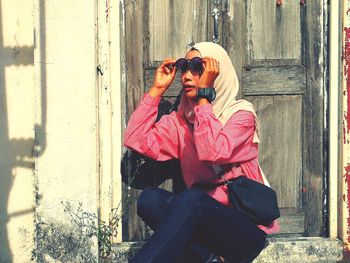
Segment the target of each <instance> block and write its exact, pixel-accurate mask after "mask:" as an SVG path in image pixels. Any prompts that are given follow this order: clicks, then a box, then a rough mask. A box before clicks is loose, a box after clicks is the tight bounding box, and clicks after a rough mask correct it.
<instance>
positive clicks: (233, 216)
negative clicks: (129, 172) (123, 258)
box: [131, 187, 266, 263]
mask: <svg viewBox="0 0 350 263" xmlns="http://www.w3.org/2000/svg"><path fill="white" fill-rule="evenodd" d="M137 209H138V214H139V215H140V217H141V218H142V219H143V220H144V221H145V222H146V224H147V225H148V226H150V227H151V228H152V229H153V230H154V231H155V232H154V234H153V235H152V236H151V237H150V239H149V240H148V242H147V243H146V244H145V245H144V246H143V247H142V248H141V249H140V251H139V252H138V253H137V254H136V256H135V257H134V258H133V259H132V260H131V262H132V263H141V262H142V263H150V262H152V263H156V262H159V263H164V262H184V261H182V260H181V258H182V257H183V254H184V252H185V251H187V250H188V249H191V248H193V247H196V248H199V249H200V247H203V250H202V251H203V252H204V253H205V251H206V249H207V250H208V251H212V252H214V253H215V254H216V255H220V256H223V257H224V258H225V259H226V260H229V261H230V262H232V263H234V262H249V261H250V260H252V259H253V258H255V257H256V256H257V255H258V254H259V253H260V252H261V250H262V249H263V248H264V246H265V241H266V234H265V232H264V231H262V230H260V229H259V228H258V227H257V226H256V225H255V224H254V223H253V222H251V220H250V219H249V218H247V217H246V216H245V215H242V214H241V213H239V212H237V211H236V210H234V209H232V208H229V207H226V206H224V205H222V204H220V203H219V202H218V201H216V200H215V199H214V198H212V197H210V196H209V195H207V194H206V193H205V192H203V191H201V190H198V189H187V190H185V191H183V192H182V193H180V194H179V195H177V196H175V195H174V194H172V193H170V192H168V191H166V190H164V189H160V188H157V187H149V188H146V189H145V190H144V191H143V192H142V194H141V195H140V198H139V200H138V204H137ZM203 262H205V261H203Z"/></svg>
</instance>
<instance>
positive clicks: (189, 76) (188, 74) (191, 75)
mask: <svg viewBox="0 0 350 263" xmlns="http://www.w3.org/2000/svg"><path fill="white" fill-rule="evenodd" d="M183 74H184V78H185V79H186V80H191V79H192V77H193V74H192V72H191V70H189V69H187V70H186V71H185V72H184V73H183Z"/></svg>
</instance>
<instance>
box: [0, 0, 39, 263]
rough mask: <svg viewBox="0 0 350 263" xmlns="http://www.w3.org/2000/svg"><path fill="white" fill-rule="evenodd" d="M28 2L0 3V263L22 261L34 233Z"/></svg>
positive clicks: (30, 16) (30, 9) (31, 43)
mask: <svg viewBox="0 0 350 263" xmlns="http://www.w3.org/2000/svg"><path fill="white" fill-rule="evenodd" d="M33 49H34V39H33V3H32V2H31V1H26V0H19V1H15V2H14V1H1V2H0V262H8V261H10V260H13V261H17V262H26V261H28V258H29V259H30V257H31V251H32V248H33V236H34V235H33V234H34V213H33V212H34V210H33V208H34V177H33V170H32V167H33V158H32V148H33V144H34V130H33V126H34V125H33V124H34V85H33V72H34V66H33V63H34V61H33Z"/></svg>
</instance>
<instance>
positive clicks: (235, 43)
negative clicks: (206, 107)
mask: <svg viewBox="0 0 350 263" xmlns="http://www.w3.org/2000/svg"><path fill="white" fill-rule="evenodd" d="M245 5H246V4H245V1H237V0H236V1H230V11H229V12H225V13H224V14H223V30H222V31H223V34H222V44H223V47H224V48H225V49H226V51H227V53H228V55H229V56H230V58H231V60H232V63H233V66H234V68H235V70H236V73H237V77H238V81H239V84H240V89H239V92H238V95H237V97H238V98H241V97H242V83H243V80H242V75H243V74H242V70H244V69H243V66H244V65H245V63H246V51H245V41H246V27H245V19H246V16H245Z"/></svg>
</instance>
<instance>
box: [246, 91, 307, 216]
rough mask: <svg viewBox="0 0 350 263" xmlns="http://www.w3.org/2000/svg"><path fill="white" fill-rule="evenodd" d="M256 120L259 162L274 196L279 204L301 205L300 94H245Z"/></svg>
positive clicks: (298, 207)
mask: <svg viewBox="0 0 350 263" xmlns="http://www.w3.org/2000/svg"><path fill="white" fill-rule="evenodd" d="M247 99H248V100H249V101H250V102H252V103H253V105H254V108H255V110H256V112H257V114H258V116H259V120H260V130H261V132H260V140H261V143H260V146H259V152H260V158H259V162H260V165H261V166H262V167H263V168H264V172H265V173H266V176H267V177H268V180H269V182H270V183H271V186H272V188H273V189H274V190H275V191H276V193H277V196H278V202H279V206H280V207H282V208H294V211H299V210H300V208H301V206H300V204H301V195H300V186H301V178H302V177H301V175H302V170H301V168H302V158H301V157H302V144H301V135H302V130H301V123H302V115H301V105H302V96H301V95H293V96H287V95H284V96H249V97H247Z"/></svg>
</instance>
